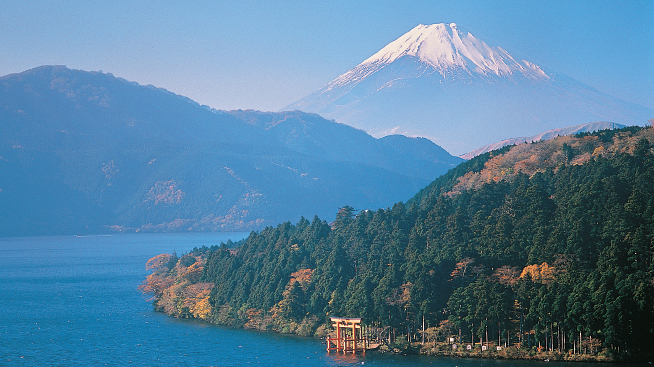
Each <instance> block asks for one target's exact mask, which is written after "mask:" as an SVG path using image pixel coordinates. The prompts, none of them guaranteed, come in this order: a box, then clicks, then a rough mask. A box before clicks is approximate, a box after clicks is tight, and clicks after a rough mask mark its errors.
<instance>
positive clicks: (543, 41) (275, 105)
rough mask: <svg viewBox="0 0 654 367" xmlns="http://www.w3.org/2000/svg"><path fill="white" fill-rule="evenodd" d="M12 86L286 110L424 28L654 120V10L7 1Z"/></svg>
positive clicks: (290, 1) (429, 2)
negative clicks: (42, 75)
mask: <svg viewBox="0 0 654 367" xmlns="http://www.w3.org/2000/svg"><path fill="white" fill-rule="evenodd" d="M2 8H3V9H2V11H0V75H6V74H10V73H17V72H22V71H24V70H27V69H31V68H33V67H36V66H40V65H49V64H58V65H67V66H68V67H69V68H74V69H82V70H94V71H96V70H102V71H104V72H110V73H112V74H114V75H116V76H119V77H122V78H125V79H128V80H131V81H136V82H138V83H140V84H152V85H155V86H157V87H162V88H166V89H168V90H170V91H172V92H174V93H177V94H181V95H184V96H187V97H189V98H191V99H193V100H195V101H197V102H199V103H201V104H206V105H209V106H211V107H213V108H217V109H227V110H229V109H239V108H240V109H257V110H264V111H268V110H270V111H275V110H278V109H280V108H282V107H283V106H285V105H287V104H289V103H291V102H294V101H296V100H298V99H300V98H302V97H304V96H306V95H308V94H309V93H311V92H313V91H315V90H317V89H319V88H321V87H322V86H324V85H325V84H327V83H328V82H329V81H330V80H332V79H334V78H336V77H337V76H339V75H340V74H342V73H344V72H346V71H347V70H349V69H350V68H352V67H354V66H356V65H357V64H359V63H360V62H362V61H363V60H365V59H366V58H368V57H369V56H371V55H372V54H373V53H375V52H377V51H378V50H379V49H381V48H382V47H383V46H385V45H386V44H388V43H389V42H391V41H393V40H395V39H396V38H397V37H399V36H401V35H402V34H404V33H406V32H408V31H409V30H410V29H412V28H413V27H415V26H416V25H418V24H419V23H423V24H432V23H443V22H445V23H451V22H455V23H458V24H460V25H461V26H462V27H463V28H465V29H467V30H468V31H470V32H471V33H473V34H474V35H475V36H476V37H478V38H480V39H482V40H484V41H485V42H486V43H488V44H490V45H491V46H501V47H502V48H504V49H506V50H507V51H509V52H510V53H511V54H513V55H514V57H520V58H524V59H526V60H529V61H531V62H534V63H536V64H538V65H540V66H542V67H544V68H546V69H549V70H552V71H555V72H559V73H564V74H567V75H569V76H571V77H573V78H575V79H577V80H580V81H582V82H584V83H586V84H588V85H590V86H592V87H594V88H596V89H598V90H599V91H601V92H604V93H607V94H611V95H614V96H616V97H619V98H622V99H624V100H627V101H630V102H635V103H639V104H642V105H645V106H648V107H650V108H654V1H652V0H644V1H628V0H624V1H617V0H616V1H576V0H566V1H558V0H547V1H545V0H543V1H525V0H516V1H512V0H504V1H451V0H448V1H440V0H418V1H385V0H374V1H341V0H330V1H311V2H310V1H295V0H282V1H276V0H270V1H263V0H261V1H251V0H239V1H233V0H230V1H193V0H189V1H140V0H127V1H123V0H112V1H105V0H67V1H64V0H62V1H45V0H44V1H30V0H25V1H19V0H4V1H2Z"/></svg>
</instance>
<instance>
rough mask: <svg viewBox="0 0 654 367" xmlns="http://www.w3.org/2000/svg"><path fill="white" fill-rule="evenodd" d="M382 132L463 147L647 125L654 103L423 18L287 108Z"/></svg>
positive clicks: (467, 149) (458, 149)
mask: <svg viewBox="0 0 654 367" xmlns="http://www.w3.org/2000/svg"><path fill="white" fill-rule="evenodd" d="M284 109H285V110H296V109H297V110H302V111H307V112H316V113H319V114H320V115H321V116H325V117H327V118H332V119H336V120H337V121H339V122H342V123H345V124H349V125H352V126H354V127H357V128H360V129H363V130H365V131H367V132H369V133H370V134H372V135H373V136H385V135H388V134H403V135H408V136H422V137H425V138H429V139H431V140H432V141H434V142H435V143H436V144H438V145H440V146H442V147H443V148H445V149H446V150H447V151H449V152H451V153H453V154H463V153H466V152H470V151H472V150H474V149H477V148H479V147H480V146H485V145H488V144H491V143H493V142H497V141H501V140H504V139H506V138H507V137H510V136H516V135H517V136H531V135H535V134H537V133H539V132H542V131H545V130H550V129H555V128H561V127H564V126H571V125H577V124H580V123H588V122H592V121H613V122H616V123H619V124H623V125H644V124H645V123H646V121H647V120H648V119H650V118H652V117H654V110H652V109H649V108H646V107H643V106H639V105H635V104H632V103H628V102H625V101H621V100H618V99H616V98H613V97H611V96H608V95H605V94H602V93H600V92H598V91H597V90H594V89H592V88H590V87H588V86H586V85H584V84H582V83H580V82H578V81H576V80H574V79H572V78H570V77H568V76H565V75H562V74H556V73H553V72H550V71H547V70H545V69H543V68H541V67H539V66H537V65H535V64H533V63H531V62H529V61H526V60H517V59H515V58H514V57H513V56H511V55H510V54H509V53H508V52H507V51H505V50H504V49H502V48H501V47H491V46H489V45H487V44H486V43H484V42H483V41H482V40H479V39H477V38H476V37H475V36H473V35H472V34H471V33H469V32H467V31H465V30H463V29H462V28H461V27H460V26H458V25H456V24H454V23H452V24H433V25H419V26H417V27H415V28H414V29H412V30H411V31H409V32H408V33H406V34H404V35H403V36H401V37H400V38H398V39H397V40H395V41H393V42H391V43H390V44H388V45H387V46H386V47H384V48H383V49H381V50H380V51H379V52H377V53H376V54H374V55H373V56H371V57H370V58H368V59H367V60H365V61H363V62H362V63H361V64H359V65H358V66H356V67H355V68H353V69H352V70H350V71H348V72H346V73H345V74H343V75H341V76H339V77H338V78H336V79H334V80H333V81H331V82H330V83H328V84H327V85H326V86H325V87H323V88H322V89H320V90H318V91H316V92H315V93H313V94H311V95H309V96H307V97H305V98H303V99H301V100H300V101H297V102H295V103H293V104H291V105H289V106H286V107H285V108H284Z"/></svg>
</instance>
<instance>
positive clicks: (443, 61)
mask: <svg viewBox="0 0 654 367" xmlns="http://www.w3.org/2000/svg"><path fill="white" fill-rule="evenodd" d="M407 56H408V57H413V58H416V59H418V60H419V61H420V62H421V63H423V64H425V66H429V67H430V68H433V69H434V70H435V71H436V72H438V73H440V74H441V75H443V76H445V75H446V74H448V73H455V72H465V73H468V74H471V75H472V74H477V75H481V76H493V75H496V76H511V75H516V74H517V75H523V76H525V77H526V78H529V79H531V80H539V79H540V80H542V79H549V76H548V75H547V74H546V73H545V72H544V71H543V70H542V69H541V68H539V67H538V66H537V65H535V64H532V63H530V62H527V61H524V60H523V61H521V62H518V61H516V60H515V59H514V58H513V57H512V56H511V55H510V54H509V53H508V52H506V51H505V50H504V49H502V48H501V47H491V46H488V45H487V44H486V43H484V42H483V41H481V40H479V39H477V38H476V37H475V36H473V35H472V34H471V33H469V32H467V31H465V30H463V29H462V28H460V27H459V26H457V25H456V23H450V24H444V23H438V24H432V25H424V24H420V25H418V26H416V27H415V28H413V29H412V30H410V31H409V32H407V33H405V34H404V35H402V36H401V37H399V38H398V39H396V40H395V41H393V42H391V43H389V44H388V45H387V46H386V47H384V48H382V49H381V50H379V52H377V53H376V54H374V55H372V56H371V57H369V58H368V59H366V60H365V61H363V62H362V63H361V64H359V65H358V66H357V67H355V68H354V69H352V70H350V71H349V72H348V73H346V74H344V75H342V76H341V77H340V78H337V79H336V80H334V81H333V82H332V83H333V84H332V87H336V86H340V85H344V84H347V83H351V82H356V81H358V80H361V79H364V78H366V77H367V76H369V75H371V74H373V73H375V72H376V71H378V70H380V69H382V68H383V67H385V66H386V65H390V64H391V63H393V62H395V61H396V60H398V59H400V58H402V57H407Z"/></svg>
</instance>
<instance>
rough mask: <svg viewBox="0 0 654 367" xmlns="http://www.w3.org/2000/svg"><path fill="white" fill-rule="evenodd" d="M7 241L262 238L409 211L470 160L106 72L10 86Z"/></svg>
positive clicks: (0, 90)
mask: <svg viewBox="0 0 654 367" xmlns="http://www.w3.org/2000/svg"><path fill="white" fill-rule="evenodd" d="M0 129H1V130H2V134H1V135H0V207H1V208H2V210H1V211H0V236H34V235H48V234H84V233H104V232H109V231H177V232H179V231H229V230H232V231H233V230H247V231H249V230H253V229H261V228H264V227H265V226H266V225H272V224H276V223H279V222H283V221H286V220H292V221H297V220H299V219H300V217H301V216H303V215H304V216H313V215H314V214H319V215H321V216H324V217H330V218H333V216H334V215H335V213H336V211H337V210H338V207H339V206H341V205H343V203H351V204H352V205H357V207H364V208H376V207H378V206H386V205H390V204H391V203H394V202H396V201H398V200H406V199H408V198H409V197H411V196H412V195H414V194H415V192H416V191H418V190H419V189H420V188H422V187H424V186H425V185H426V184H428V183H429V182H431V181H432V180H433V179H434V178H435V177H437V176H439V175H440V174H443V173H445V172H447V170H448V169H449V168H451V167H453V166H455V165H456V164H458V163H460V162H462V161H463V160H462V159H461V158H458V157H452V156H451V155H450V154H448V153H447V152H446V151H444V150H443V149H442V148H440V147H439V146H437V145H436V144H434V143H432V142H431V141H429V140H427V139H418V138H408V137H404V136H392V137H386V138H383V139H375V138H373V137H372V136H370V135H368V134H366V133H364V132H363V131H361V130H357V129H354V128H352V127H350V126H347V125H344V124H339V123H336V122H334V121H329V120H325V119H323V118H322V117H320V116H318V115H315V114H308V113H303V112H299V111H295V112H284V113H269V112H258V111H219V110H213V109H210V108H208V107H206V106H201V105H199V104H197V103H195V102H193V101H192V100H190V99H188V98H186V97H183V96H179V95H175V94H173V93H171V92H168V91H166V90H164V89H160V88H155V87H153V86H143V85H139V84H137V83H133V82H129V81H126V80H124V79H121V78H117V77H115V76H113V75H111V74H106V73H102V72H86V71H82V70H71V69H68V68H66V67H64V66H43V67H39V68H35V69H31V70H28V71H25V72H23V73H19V74H11V75H6V76H3V77H0Z"/></svg>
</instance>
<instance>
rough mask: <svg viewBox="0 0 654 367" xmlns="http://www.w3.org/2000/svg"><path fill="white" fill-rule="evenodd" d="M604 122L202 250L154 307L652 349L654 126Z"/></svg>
mask: <svg viewBox="0 0 654 367" xmlns="http://www.w3.org/2000/svg"><path fill="white" fill-rule="evenodd" d="M608 134H609V133H607V132H600V133H597V134H593V135H584V136H575V137H565V138H559V139H555V140H553V141H549V142H541V143H537V144H526V145H522V146H516V147H512V148H505V149H503V150H502V151H500V152H494V153H491V154H488V155H485V156H481V157H478V158H475V159H473V160H471V161H469V162H467V163H466V164H464V165H462V166H460V167H458V168H457V169H455V170H453V171H450V173H449V174H447V175H445V176H443V177H441V178H439V179H437V180H436V181H435V182H434V183H432V184H431V185H430V186H429V187H428V188H426V189H425V190H423V191H422V192H421V193H420V194H418V195H417V196H416V197H415V198H414V199H412V200H411V204H410V205H404V204H402V203H398V204H395V205H394V206H393V207H391V208H388V209H379V210H377V211H360V212H358V213H356V211H355V210H353V208H351V207H344V208H343V209H342V210H341V212H340V213H339V215H338V216H337V218H336V221H335V222H334V224H333V225H328V224H327V223H326V222H325V221H322V220H320V219H318V218H317V217H316V218H314V219H313V220H312V221H308V220H305V219H302V220H300V221H299V222H298V223H297V224H291V223H288V222H287V223H283V224H281V225H278V226H276V227H267V228H266V229H264V230H262V231H261V232H259V233H252V234H251V235H250V236H249V237H248V238H247V239H246V240H244V242H243V243H241V244H240V246H239V247H237V248H236V249H235V250H234V249H230V248H228V247H226V246H223V247H220V248H213V249H206V248H204V249H198V250H197V251H194V252H192V253H190V254H187V255H186V256H184V257H182V260H184V261H185V263H182V260H180V261H172V262H168V263H167V265H162V264H160V265H158V266H154V267H153V268H154V269H158V270H157V271H156V272H155V273H153V274H152V275H151V276H150V277H149V278H148V282H147V283H146V288H147V289H148V290H150V291H152V292H154V293H155V295H156V296H157V300H156V301H155V305H156V307H157V309H160V310H164V311H165V312H167V313H169V314H171V315H175V316H180V317H197V318H202V319H205V320H208V321H210V322H214V323H219V324H229V325H235V326H245V327H253V328H260V329H272V330H278V331H287V332H298V333H306V334H311V333H314V332H320V330H321V325H323V323H325V321H326V320H327V316H329V315H337V316H343V317H361V318H363V320H364V321H365V322H366V323H368V324H369V325H374V326H379V327H382V328H383V327H391V330H395V334H394V335H396V336H397V338H398V340H399V339H400V337H399V335H400V334H404V335H405V337H404V338H405V340H406V338H407V335H408V338H409V339H410V340H420V332H421V330H422V327H423V326H422V323H423V319H424V322H425V329H426V334H425V335H426V337H427V339H428V340H434V339H436V340H439V341H442V340H443V338H444V337H445V336H449V335H452V336H454V337H456V338H460V342H461V343H470V342H471V338H474V342H476V343H479V342H480V341H482V340H483V342H484V343H489V342H490V343H494V344H491V345H497V344H498V343H499V345H502V346H505V345H506V346H512V347H511V348H509V349H508V350H507V352H504V353H508V352H509V351H513V353H515V354H514V355H518V356H523V357H528V356H529V351H531V350H532V349H531V348H532V347H533V348H534V349H533V350H534V351H535V350H536V349H539V348H540V350H541V351H542V352H543V353H547V354H546V355H548V356H549V357H548V358H554V359H557V358H559V359H563V358H568V359H572V358H573V356H575V355H578V354H579V353H580V351H581V352H582V353H584V354H585V355H587V356H590V355H594V356H595V357H592V358H600V357H598V355H601V356H603V357H601V358H611V356H615V357H616V358H627V359H630V358H631V359H644V360H648V358H650V359H651V358H652V357H653V354H652V349H651V348H649V343H650V340H652V338H653V337H654V265H653V261H652V260H653V246H654V195H653V194H654V153H653V150H652V144H651V142H654V131H653V130H652V129H651V128H645V129H627V130H621V131H618V132H612V133H610V136H608ZM464 168H467V169H468V170H467V171H466V170H464ZM162 256H163V255H162ZM185 259H186V260H185ZM189 264H191V265H189ZM439 338H440V339H439ZM580 344H581V345H580ZM430 345H431V344H430ZM448 348H449V347H448ZM580 348H581V349H580ZM493 349H495V348H494V347H493ZM450 350H451V348H450ZM575 353H576V354H575ZM505 356H507V355H505ZM565 356H567V357H565ZM574 358H577V357H574ZM601 358H600V359H601Z"/></svg>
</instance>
